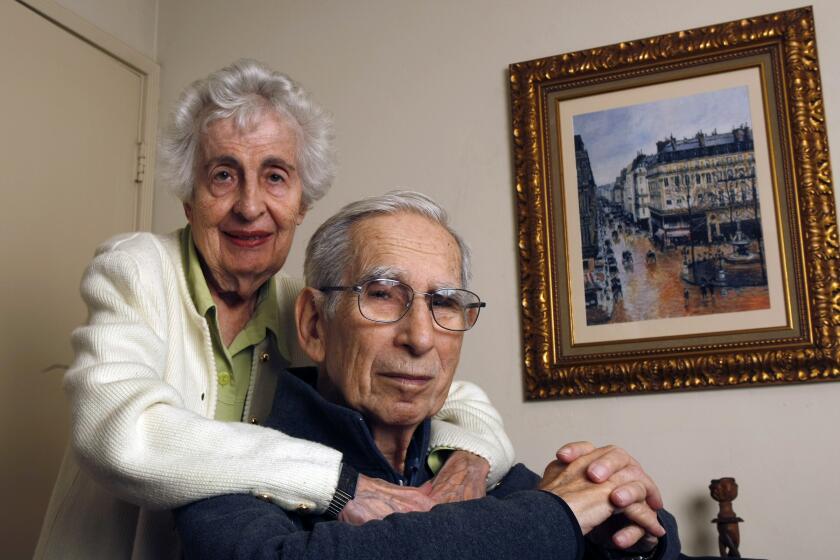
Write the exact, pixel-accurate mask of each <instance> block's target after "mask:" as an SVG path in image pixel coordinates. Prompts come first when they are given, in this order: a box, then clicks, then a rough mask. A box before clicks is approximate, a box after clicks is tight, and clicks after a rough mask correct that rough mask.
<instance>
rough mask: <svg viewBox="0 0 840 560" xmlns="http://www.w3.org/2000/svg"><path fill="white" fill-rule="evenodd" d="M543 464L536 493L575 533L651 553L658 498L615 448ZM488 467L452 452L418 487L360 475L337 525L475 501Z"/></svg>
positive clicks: (582, 450)
mask: <svg viewBox="0 0 840 560" xmlns="http://www.w3.org/2000/svg"><path fill="white" fill-rule="evenodd" d="M556 457H557V459H556V460H554V461H552V462H551V463H549V464H548V466H547V467H546V469H545V472H544V474H543V477H542V479H541V480H540V482H539V485H538V488H539V489H540V490H544V491H546V492H551V493H553V494H555V495H557V496H559V497H560V498H562V499H563V501H565V502H566V504H567V505H568V506H569V508H570V509H571V510H572V512H573V513H574V515H575V517H576V518H577V521H578V524H579V525H580V527H581V531H582V532H583V534H584V535H586V536H587V538H589V539H590V540H592V541H593V542H595V543H596V544H598V545H600V546H613V547H615V548H619V549H632V550H639V551H647V550H651V549H652V548H653V547H654V546H656V543H657V542H658V538H659V537H661V536H663V535H664V534H665V529H664V528H663V527H662V525H660V523H659V520H658V519H657V515H656V510H658V509H661V508H662V496H661V494H660V493H659V489H658V488H657V487H656V484H655V483H654V482H653V480H651V478H650V477H649V476H648V475H647V473H645V471H644V470H643V469H642V467H641V465H639V463H638V462H637V461H636V460H635V459H634V458H633V457H632V456H631V455H630V454H628V453H627V452H626V451H624V450H623V449H621V448H619V447H615V446H606V447H600V448H596V447H595V446H594V445H592V444H591V443H588V442H575V443H570V444H567V445H564V446H563V447H561V448H560V449H559V450H558V451H557V454H556ZM488 470H489V465H488V464H487V462H486V461H485V460H484V459H482V458H480V457H478V456H476V455H472V454H471V453H467V452H464V451H455V452H453V453H452V455H451V456H450V457H449V459H448V460H447V461H446V463H445V464H444V466H443V468H442V469H441V470H440V472H438V474H437V476H436V477H435V478H434V479H433V480H431V481H429V482H427V483H426V484H424V485H423V486H420V487H418V488H410V487H402V486H396V485H393V484H390V483H388V482H385V481H383V480H379V479H373V478H368V477H366V476H364V475H360V476H359V482H358V484H357V486H356V497H355V498H354V499H353V500H351V501H350V502H349V503H348V504H347V506H346V507H345V508H344V510H342V512H341V514H340V515H339V520H341V521H345V522H348V523H351V524H354V525H361V524H362V523H365V522H367V521H370V520H372V519H382V518H384V517H386V516H388V515H390V514H391V513H396V512H409V511H428V510H430V509H431V508H432V507H434V506H436V505H438V504H441V503H446V502H456V501H463V500H470V499H475V498H481V497H483V496H484V495H485V480H486V477H487V472H488Z"/></svg>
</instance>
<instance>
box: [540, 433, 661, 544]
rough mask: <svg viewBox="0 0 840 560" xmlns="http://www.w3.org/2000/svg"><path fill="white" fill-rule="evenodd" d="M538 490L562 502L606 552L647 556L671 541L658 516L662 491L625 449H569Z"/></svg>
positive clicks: (571, 446)
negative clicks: (664, 538) (665, 539)
mask: <svg viewBox="0 0 840 560" xmlns="http://www.w3.org/2000/svg"><path fill="white" fill-rule="evenodd" d="M538 488H539V489H540V490H545V491H547V492H551V493H553V494H555V495H557V496H559V497H561V498H562V499H563V501H565V502H566V504H567V505H568V506H569V508H570V509H571V510H572V512H573V513H574V514H575V517H576V518H577V521H578V524H579V525H580V528H581V531H582V532H583V534H584V535H586V536H587V538H589V539H590V540H591V541H593V542H594V543H596V544H598V545H600V546H605V547H610V546H612V547H614V548H618V549H624V550H628V549H631V550H634V551H640V552H646V551H649V550H652V549H653V547H655V546H656V544H657V543H658V542H659V537H662V536H664V535H665V529H664V527H662V525H661V524H660V523H659V519H658V517H657V514H656V510H658V509H662V507H663V504H662V495H661V494H660V492H659V488H657V486H656V484H655V483H654V482H653V480H652V479H651V478H650V477H649V476H648V475H647V473H646V472H645V471H644V469H642V467H641V465H640V464H639V463H638V461H636V460H635V459H634V458H633V457H632V456H631V455H630V454H629V453H627V452H626V451H624V450H623V449H621V448H619V447H615V446H613V445H608V446H605V447H600V448H596V447H595V446H594V445H592V444H591V443H588V442H576V443H570V444H567V445H564V446H563V447H561V448H560V449H559V450H558V451H557V460H556V461H552V462H551V463H549V464H548V466H547V467H546V469H545V473H544V474H543V478H542V480H541V481H540V483H539V486H538Z"/></svg>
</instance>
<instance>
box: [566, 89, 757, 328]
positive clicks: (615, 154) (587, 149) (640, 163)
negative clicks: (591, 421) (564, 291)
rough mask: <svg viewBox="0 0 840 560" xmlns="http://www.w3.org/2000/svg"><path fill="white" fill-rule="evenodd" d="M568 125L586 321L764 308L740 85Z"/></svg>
mask: <svg viewBox="0 0 840 560" xmlns="http://www.w3.org/2000/svg"><path fill="white" fill-rule="evenodd" d="M573 128H574V148H575V160H576V170H577V188H578V205H579V209H578V210H579V214H580V242H581V249H582V256H583V274H584V292H585V301H586V324H587V325H602V324H617V323H630V322H636V321H647V320H653V319H665V318H679V317H688V316H696V315H712V314H718V313H732V312H738V311H753V310H761V309H767V308H769V307H770V296H769V292H768V285H767V266H766V259H765V254H764V239H763V236H762V224H761V212H760V208H761V203H762V202H763V201H760V200H759V192H761V190H760V189H757V188H756V184H757V181H760V180H765V181H766V180H768V178H766V177H757V176H756V171H755V170H756V165H755V146H754V140H755V139H754V136H753V127H752V118H751V115H750V104H749V92H748V88H747V87H746V86H739V87H730V88H725V89H720V90H715V91H708V92H705V93H699V94H694V95H686V96H679V97H674V98H669V99H664V100H659V101H654V102H649V103H643V104H636V105H627V106H623V107H618V108H613V109H609V110H603V111H596V112H590V113H583V114H577V115H575V116H574V118H573Z"/></svg>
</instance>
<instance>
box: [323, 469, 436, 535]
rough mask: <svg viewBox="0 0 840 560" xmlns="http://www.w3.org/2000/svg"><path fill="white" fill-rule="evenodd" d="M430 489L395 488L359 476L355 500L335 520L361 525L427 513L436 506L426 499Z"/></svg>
mask: <svg viewBox="0 0 840 560" xmlns="http://www.w3.org/2000/svg"><path fill="white" fill-rule="evenodd" d="M431 490H432V485H431V483H430V482H427V483H426V484H424V485H423V486H421V487H419V488H412V487H410V486H397V485H396V484H391V483H389V482H385V481H384V480H379V479H376V478H368V477H366V476H365V475H362V474H360V475H359V481H358V482H357V483H356V497H355V498H353V499H352V500H350V501H349V502H347V505H346V506H344V509H342V510H341V513H339V514H338V520H339V521H344V522H346V523H349V524H351V525H362V524H364V523H367V522H368V521H371V520H373V519H383V518H385V517H387V516H388V515H391V514H392V513H405V512H409V511H429V510H430V509H432V507H434V506H435V505H436V502H435V501H434V500H433V499H432V498H431V497H429V493H430V492H431Z"/></svg>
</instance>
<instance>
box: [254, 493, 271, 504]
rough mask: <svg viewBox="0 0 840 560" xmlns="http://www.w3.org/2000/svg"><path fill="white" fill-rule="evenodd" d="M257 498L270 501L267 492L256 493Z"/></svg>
mask: <svg viewBox="0 0 840 560" xmlns="http://www.w3.org/2000/svg"><path fill="white" fill-rule="evenodd" d="M257 499H258V500H262V501H264V502H269V503H271V496H269V495H268V494H257Z"/></svg>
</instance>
